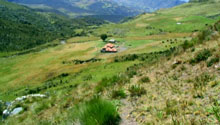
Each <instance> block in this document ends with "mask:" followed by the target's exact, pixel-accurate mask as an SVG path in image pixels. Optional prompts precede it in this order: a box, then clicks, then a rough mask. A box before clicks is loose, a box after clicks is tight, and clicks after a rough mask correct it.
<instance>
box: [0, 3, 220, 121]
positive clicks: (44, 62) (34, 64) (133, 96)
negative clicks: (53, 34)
mask: <svg viewBox="0 0 220 125" xmlns="http://www.w3.org/2000/svg"><path fill="white" fill-rule="evenodd" d="M219 4H220V3H219V2H202V3H198V2H193V3H187V4H183V5H180V6H177V7H174V8H171V9H163V10H159V11H157V12H155V13H152V14H142V15H139V16H137V17H135V18H133V19H130V20H128V21H127V22H124V23H121V24H105V25H102V26H100V27H93V29H88V31H87V32H89V33H90V36H81V37H73V38H70V39H67V40H66V44H62V45H61V44H60V45H57V46H53V47H49V48H47V49H44V50H43V51H38V52H35V53H28V54H24V55H19V56H13V57H10V58H0V65H1V67H0V100H2V101H0V112H1V110H2V111H3V110H4V109H6V107H7V105H6V104H5V103H6V102H13V104H12V105H11V106H9V107H8V108H7V109H8V111H9V112H12V111H13V110H14V109H16V108H20V107H22V108H23V110H22V112H20V113H19V114H17V115H15V116H8V117H6V116H7V115H3V114H0V115H3V116H4V117H3V118H4V121H3V123H4V124H37V125H38V124H86V125H87V124H88V125H90V124H107V125H108V124H109V125H112V124H115V125H118V124H122V125H128V124H219V110H220V108H219V107H220V105H219V93H220V92H219V87H220V84H219V75H220V74H219V67H220V66H219V50H220V46H219V42H220V34H219V32H220V22H219V16H218V14H219V8H218V6H219ZM206 8H210V9H209V10H207V9H206ZM103 33H105V34H107V35H108V36H109V38H108V39H111V38H114V39H116V40H117V41H118V42H117V43H116V46H118V50H119V52H118V53H113V54H111V53H100V50H101V49H102V47H103V46H105V44H106V43H105V42H103V41H102V40H101V39H100V34H103ZM108 39H107V40H108ZM54 42H56V41H54ZM54 42H52V43H54ZM39 93H40V94H43V95H44V96H43V97H42V98H38V97H30V95H34V94H39ZM24 95H27V96H25V97H29V98H25V99H24V100H22V101H19V100H21V98H24V97H23V96H24ZM103 116H105V117H103ZM94 119H95V120H94Z"/></svg>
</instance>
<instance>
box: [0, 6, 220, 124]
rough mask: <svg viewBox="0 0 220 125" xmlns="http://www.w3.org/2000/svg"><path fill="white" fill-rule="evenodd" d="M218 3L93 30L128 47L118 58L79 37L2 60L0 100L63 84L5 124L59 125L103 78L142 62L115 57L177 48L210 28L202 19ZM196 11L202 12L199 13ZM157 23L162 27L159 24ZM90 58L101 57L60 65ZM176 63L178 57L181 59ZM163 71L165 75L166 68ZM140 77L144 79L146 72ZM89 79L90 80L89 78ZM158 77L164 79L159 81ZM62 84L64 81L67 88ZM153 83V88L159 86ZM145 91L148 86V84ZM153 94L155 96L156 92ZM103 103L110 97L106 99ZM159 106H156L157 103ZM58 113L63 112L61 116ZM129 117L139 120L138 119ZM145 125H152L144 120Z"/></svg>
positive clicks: (212, 12)
mask: <svg viewBox="0 0 220 125" xmlns="http://www.w3.org/2000/svg"><path fill="white" fill-rule="evenodd" d="M219 4H220V3H215V4H213V3H209V4H199V3H194V4H185V5H181V6H179V7H175V8H172V9H166V10H163V11H162V10H161V11H158V12H157V13H153V14H144V15H140V16H139V17H137V18H136V19H134V20H131V21H129V22H126V23H123V24H110V25H104V26H103V27H101V28H99V29H97V30H94V35H95V36H96V35H98V34H101V33H105V32H106V33H107V32H108V34H112V35H113V36H114V38H117V39H119V40H120V41H121V42H120V43H118V44H119V45H121V46H123V47H125V48H127V50H126V51H123V52H121V53H117V54H100V53H99V50H100V48H101V47H102V46H103V45H104V43H102V42H101V41H99V40H98V39H99V38H97V37H78V38H72V39H70V40H68V43H67V44H65V45H59V46H57V47H52V48H49V49H46V50H43V51H41V52H37V53H30V54H27V55H22V56H15V57H11V58H1V59H0V65H1V67H0V83H1V84H0V90H1V93H0V98H1V99H3V100H12V99H14V98H15V97H17V96H21V95H23V94H24V93H25V88H28V89H29V88H35V87H38V86H40V87H41V86H44V85H45V83H46V81H47V80H51V79H52V78H55V79H52V81H53V83H59V82H61V80H62V84H59V85H56V86H55V87H51V88H48V89H46V90H42V91H40V92H41V93H44V92H49V93H50V95H51V96H50V98H48V99H45V100H42V102H37V103H39V104H36V102H35V103H34V102H31V103H27V104H25V106H26V107H30V106H31V105H32V106H33V109H31V108H27V112H24V113H23V114H21V115H19V117H17V119H16V120H14V119H13V120H14V121H12V120H10V119H9V120H8V122H9V123H11V124H13V122H14V123H21V124H22V123H27V124H42V123H41V121H42V122H46V121H47V122H52V123H55V122H58V123H61V122H62V121H64V120H66V121H68V120H70V119H71V117H70V116H69V115H70V114H71V112H68V111H69V110H68V111H67V109H68V108H71V107H73V105H74V104H78V103H79V102H82V101H83V100H87V99H89V98H90V97H91V96H92V95H94V94H95V93H94V87H95V86H96V83H98V82H99V81H101V79H102V78H104V77H112V76H114V75H116V74H118V73H120V72H124V71H126V68H127V67H129V66H132V65H133V64H139V63H140V61H127V62H119V63H115V62H112V58H113V57H115V56H121V55H127V54H130V53H144V52H154V51H161V50H166V49H168V48H170V47H173V46H177V45H179V44H181V43H182V41H183V40H186V39H190V37H191V32H192V31H193V30H196V29H198V30H202V29H204V27H205V24H206V23H208V24H213V23H214V22H215V21H216V20H217V18H216V19H211V18H206V17H205V16H211V15H216V14H217V13H218V12H219V9H218V8H217V7H215V6H218V5H219ZM198 5H199V6H198ZM207 6H209V8H212V9H211V10H210V11H206V13H205V14H204V13H202V15H199V16H198V14H201V13H200V12H202V11H203V10H204V9H205V8H206V7H207ZM199 9H200V10H202V11H199ZM196 10H197V11H196ZM185 12H187V13H185ZM161 21H162V23H160V22H161ZM177 22H182V25H176V23H177ZM164 24H166V25H164ZM147 26H151V27H154V29H151V30H149V29H146V27H147ZM159 29H162V30H163V31H165V33H159ZM170 31H171V32H170ZM114 32H116V34H114ZM184 37H185V38H184ZM175 38H176V39H177V40H178V42H177V43H174V44H170V42H165V43H162V41H166V40H167V39H175ZM88 41H89V42H88ZM76 42H80V43H76ZM204 46H205V45H204ZM189 54H190V53H187V54H186V55H185V56H189ZM92 57H96V58H101V59H103V60H102V61H101V62H95V63H89V64H82V65H75V64H62V62H63V61H71V60H73V59H82V60H85V59H90V58H92ZM179 58H181V56H180V57H179ZM172 60H173V59H172ZM172 60H171V61H169V62H167V65H170V63H171V62H172ZM158 65H159V66H158V67H156V68H155V69H153V70H150V71H149V72H151V71H152V72H153V73H152V74H154V73H157V71H158V70H160V69H161V67H163V66H164V65H162V64H158ZM190 68H192V67H190ZM190 68H189V69H190ZM146 70H148V69H143V70H141V71H146ZM164 70H169V67H167V68H165V69H164ZM202 71H203V70H201V72H202ZM173 72H175V70H174V71H172V73H173ZM62 73H69V74H70V75H69V76H67V77H64V78H57V77H56V76H58V75H60V74H62ZM143 74H144V75H148V74H145V73H143ZM90 76H92V78H91V77H90ZM152 77H154V76H152ZM160 78H162V76H161V77H160ZM137 79H139V77H137ZM151 79H152V78H151ZM136 81H137V80H136V79H134V82H132V84H135V83H136ZM63 82H65V84H64V83H63ZM153 82H155V83H156V82H157V81H153ZM172 82H173V81H172ZM75 85H76V86H75ZM73 86H74V87H73ZM129 86H130V85H129V84H128V85H126V86H125V87H124V89H127V87H129ZM143 86H144V87H149V86H147V85H143ZM155 86H156V85H155ZM91 88H92V89H91ZM151 89H152V90H155V89H156V87H155V88H154V86H152V88H151ZM161 89H162V88H161ZM152 90H150V87H149V90H148V91H152ZM155 91H156V90H155ZM110 92H111V91H106V92H105V95H109V94H110ZM156 92H159V91H158V90H157V91H156ZM155 94H156V95H155V96H159V97H158V98H159V99H158V100H157V101H159V100H160V99H162V98H163V96H160V95H159V94H158V93H155ZM67 95H68V96H67ZM167 96H170V95H167ZM107 98H109V97H108V96H107ZM146 98H148V97H147V96H143V97H142V98H141V99H140V100H139V101H138V102H137V104H138V107H134V108H137V109H140V108H143V107H144V106H145V105H144V104H145V103H144V104H143V105H142V104H140V103H142V102H141V100H144V99H146ZM155 98H156V97H155ZM44 102H45V103H47V104H48V106H44V105H43V106H42V107H41V110H40V111H39V112H36V111H35V109H36V106H38V105H41V104H42V103H44ZM61 102H62V103H61ZM33 103H34V105H33ZM155 103H156V101H155V102H152V104H155ZM150 104H151V103H149V105H150ZM158 105H160V104H159V103H158ZM66 107H68V108H66ZM159 107H160V106H159ZM33 110H34V111H33ZM70 111H72V110H70ZM140 111H142V110H140ZM60 113H62V116H61V115H60ZM137 113H140V112H137ZM133 115H135V116H139V115H137V114H133ZM156 116H157V113H156V115H154V114H153V115H152V116H151V117H152V118H153V119H154V120H155V119H156ZM33 118H36V120H37V119H38V120H39V119H41V121H36V122H35V123H33ZM199 118H200V117H199ZM21 119H22V120H21ZM137 120H140V118H139V117H137ZM169 120H171V119H170V116H169V119H168V121H166V119H165V120H164V121H166V122H169ZM159 121H160V120H159ZM146 122H151V121H148V120H146ZM158 123H159V122H158Z"/></svg>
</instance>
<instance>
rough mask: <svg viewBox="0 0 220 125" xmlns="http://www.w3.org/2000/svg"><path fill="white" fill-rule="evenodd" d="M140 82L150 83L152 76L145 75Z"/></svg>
mask: <svg viewBox="0 0 220 125" xmlns="http://www.w3.org/2000/svg"><path fill="white" fill-rule="evenodd" d="M139 82H140V83H149V82H150V78H149V77H148V76H145V77H143V78H141V79H140V80H139Z"/></svg>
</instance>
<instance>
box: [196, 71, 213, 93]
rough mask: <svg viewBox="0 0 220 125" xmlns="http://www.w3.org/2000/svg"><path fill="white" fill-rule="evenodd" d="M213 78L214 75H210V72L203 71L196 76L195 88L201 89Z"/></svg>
mask: <svg viewBox="0 0 220 125" xmlns="http://www.w3.org/2000/svg"><path fill="white" fill-rule="evenodd" d="M213 78H214V77H212V76H210V75H209V74H208V73H203V74H201V75H200V76H196V77H195V80H194V84H193V87H194V89H199V88H200V89H201V88H203V87H205V86H206V85H207V84H208V82H210V81H211V80H213Z"/></svg>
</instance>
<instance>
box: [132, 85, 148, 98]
mask: <svg viewBox="0 0 220 125" xmlns="http://www.w3.org/2000/svg"><path fill="white" fill-rule="evenodd" d="M128 91H129V92H130V94H131V96H132V97H133V96H141V95H143V94H146V90H145V89H144V88H143V87H140V86H137V85H132V86H131V87H130V88H129V90H128Z"/></svg>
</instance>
